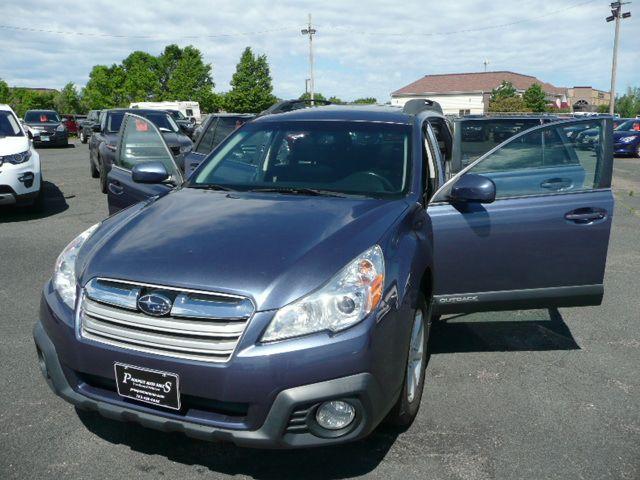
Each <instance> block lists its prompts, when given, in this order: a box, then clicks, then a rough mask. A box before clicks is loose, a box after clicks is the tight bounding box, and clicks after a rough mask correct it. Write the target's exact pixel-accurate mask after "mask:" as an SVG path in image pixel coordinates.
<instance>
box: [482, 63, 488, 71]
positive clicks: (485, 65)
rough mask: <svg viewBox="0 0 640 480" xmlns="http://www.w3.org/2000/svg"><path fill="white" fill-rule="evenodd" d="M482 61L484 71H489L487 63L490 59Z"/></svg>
mask: <svg viewBox="0 0 640 480" xmlns="http://www.w3.org/2000/svg"><path fill="white" fill-rule="evenodd" d="M482 63H483V64H484V72H485V73H487V65H489V60H485V61H484V62H482Z"/></svg>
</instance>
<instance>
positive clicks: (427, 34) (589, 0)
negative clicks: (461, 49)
mask: <svg viewBox="0 0 640 480" xmlns="http://www.w3.org/2000/svg"><path fill="white" fill-rule="evenodd" d="M596 1H598V0H586V1H584V2H580V3H575V4H573V5H569V6H567V7H564V8H561V9H558V10H554V11H552V12H547V13H545V14H543V15H538V16H537V17H531V18H521V19H519V20H514V21H512V22H508V23H501V24H497V25H487V26H484V27H476V28H466V29H462V30H450V31H443V32H424V33H421V32H398V33H396V32H372V31H366V30H365V31H362V30H360V31H358V33H359V34H360V35H374V36H393V37H406V36H420V37H436V36H445V35H457V34H460V33H474V32H483V31H486V30H495V29H499V28H506V27H511V26H513V25H518V24H521V23H528V22H535V21H536V20H541V19H543V18H547V17H551V16H553V15H557V14H559V13H563V12H566V11H567V10H571V9H574V8H579V7H583V6H585V5H588V4H590V3H595V2H596ZM321 26H322V27H323V28H326V29H348V30H354V27H353V26H342V25H321Z"/></svg>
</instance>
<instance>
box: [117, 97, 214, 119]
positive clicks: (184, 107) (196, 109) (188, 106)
mask: <svg viewBox="0 0 640 480" xmlns="http://www.w3.org/2000/svg"><path fill="white" fill-rule="evenodd" d="M129 108H148V109H150V110H180V111H181V112H182V114H183V115H184V116H185V117H187V118H193V119H195V121H196V122H197V123H200V121H201V120H202V116H201V115H200V104H199V103H198V102H191V101H187V102H179V101H177V100H176V101H174V102H134V103H132V104H131V105H129Z"/></svg>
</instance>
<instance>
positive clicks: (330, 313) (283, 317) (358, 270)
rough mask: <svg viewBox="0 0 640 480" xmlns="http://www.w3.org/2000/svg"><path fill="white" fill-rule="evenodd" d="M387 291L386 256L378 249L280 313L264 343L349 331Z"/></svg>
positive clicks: (376, 247) (282, 309) (356, 260)
mask: <svg viewBox="0 0 640 480" xmlns="http://www.w3.org/2000/svg"><path fill="white" fill-rule="evenodd" d="M383 288H384V255H383V254H382V249H381V248H380V247H379V246H378V245H374V246H373V247H371V248H369V249H368V250H367V251H365V252H364V253H362V254H361V255H358V256H357V257H356V258H355V259H353V260H352V261H351V262H349V264H348V265H347V266H346V267H344V268H343V269H342V270H340V272H338V273H337V274H336V275H335V276H334V277H333V278H332V279H331V280H329V282H328V283H327V284H325V285H324V286H323V287H321V288H320V289H318V290H316V291H315V292H312V293H310V294H309V295H306V296H304V297H302V298H300V299H298V300H296V301H295V302H293V303H290V304H289V305H287V306H285V307H283V308H281V309H280V310H278V312H277V313H276V314H275V316H274V317H273V319H272V320H271V323H270V324H269V326H268V327H267V329H266V330H265V332H264V334H263V335H262V341H264V342H271V341H274V340H283V339H285V338H291V337H299V336H301V335H307V334H310V333H314V332H321V331H326V330H329V331H332V332H338V331H340V330H344V329H346V328H349V327H351V326H353V325H355V324H356V323H358V322H360V321H361V320H363V319H364V318H365V317H366V316H367V315H368V314H369V313H371V312H372V311H373V310H374V309H375V308H376V307H377V306H378V305H379V303H380V300H381V299H382V290H383Z"/></svg>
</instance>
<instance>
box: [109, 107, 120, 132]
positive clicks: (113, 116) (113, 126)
mask: <svg viewBox="0 0 640 480" xmlns="http://www.w3.org/2000/svg"><path fill="white" fill-rule="evenodd" d="M123 118H124V112H114V113H110V114H109V115H108V116H107V128H106V131H107V132H110V133H115V132H118V131H120V126H121V125H122V120H123Z"/></svg>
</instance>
